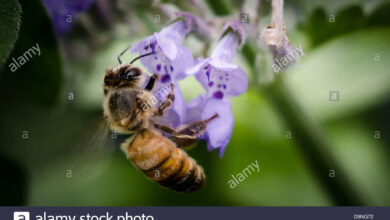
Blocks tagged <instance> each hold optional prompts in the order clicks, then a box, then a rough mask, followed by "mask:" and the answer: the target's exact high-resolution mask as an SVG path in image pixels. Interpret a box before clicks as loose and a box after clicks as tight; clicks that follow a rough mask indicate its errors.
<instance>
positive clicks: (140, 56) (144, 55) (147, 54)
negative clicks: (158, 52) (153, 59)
mask: <svg viewBox="0 0 390 220" xmlns="http://www.w3.org/2000/svg"><path fill="white" fill-rule="evenodd" d="M152 54H154V51H153V52H150V53H146V54H142V55H139V56H138V57H136V58H134V59H133V60H132V61H130V64H133V63H134V62H135V61H137V60H138V59H140V58H142V57H146V56H149V55H152Z"/></svg>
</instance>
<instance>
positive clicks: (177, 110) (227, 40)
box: [132, 14, 248, 156]
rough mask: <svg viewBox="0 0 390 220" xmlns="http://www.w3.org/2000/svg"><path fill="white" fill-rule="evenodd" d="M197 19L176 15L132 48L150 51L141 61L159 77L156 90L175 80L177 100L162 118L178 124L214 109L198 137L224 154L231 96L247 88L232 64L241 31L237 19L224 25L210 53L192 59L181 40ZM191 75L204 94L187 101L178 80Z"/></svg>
mask: <svg viewBox="0 0 390 220" xmlns="http://www.w3.org/2000/svg"><path fill="white" fill-rule="evenodd" d="M197 20H198V19H195V17H194V16H190V15H188V14H187V15H186V16H185V17H184V19H179V20H177V21H176V22H174V23H171V24H170V25H168V26H167V27H165V28H163V29H162V30H161V31H160V32H159V33H154V34H153V35H152V36H149V37H147V38H145V39H143V40H141V41H140V42H139V43H138V44H136V45H135V46H134V47H133V48H132V52H138V53H139V54H146V53H150V52H154V54H153V55H151V56H147V57H143V58H141V62H142V64H143V65H144V66H145V67H146V68H147V69H148V71H149V72H150V73H152V74H158V75H159V76H160V77H159V81H158V83H157V84H156V86H155V88H154V90H153V91H154V92H156V91H158V90H160V89H161V88H163V87H166V86H168V85H169V83H173V84H174V85H175V91H174V92H175V96H176V99H175V102H174V105H173V107H172V108H171V109H170V110H169V111H168V114H167V116H166V117H164V118H165V121H166V123H169V124H170V125H172V126H174V127H178V126H180V125H181V124H183V123H188V122H192V121H195V120H206V119H208V118H210V117H211V116H213V115H214V114H215V113H217V114H218V117H217V118H215V119H213V120H212V121H210V122H209V123H208V125H207V130H206V133H205V135H204V137H203V138H202V137H200V139H204V140H207V141H208V149H209V150H213V149H217V148H219V149H220V151H219V155H220V156H222V155H223V153H224V151H225V149H226V146H227V144H228V143H229V141H230V138H231V135H232V132H233V125H234V119H233V114H232V111H231V103H230V100H229V97H230V96H238V95H240V94H242V93H244V92H245V91H246V90H247V87H248V80H247V77H246V74H245V72H244V70H243V69H242V68H241V67H239V66H237V65H235V64H233V63H232V59H233V57H234V56H235V54H236V49H237V48H238V47H239V46H240V41H241V42H242V41H243V39H244V38H245V36H244V34H243V33H244V32H243V30H242V29H241V28H240V27H239V25H238V23H232V24H228V25H227V26H226V27H225V28H224V31H223V32H222V33H224V36H223V37H222V38H221V40H220V42H219V44H218V46H217V47H216V48H215V50H214V51H213V53H212V55H211V57H210V58H206V59H203V58H198V59H197V60H196V62H194V59H193V56H192V53H191V51H190V50H189V49H188V48H186V47H185V46H183V45H182V43H183V41H184V39H185V37H186V35H187V34H188V33H189V32H191V31H192V30H193V29H194V27H195V26H196V21H197ZM190 75H194V76H195V77H196V79H197V80H198V81H199V83H200V84H201V85H202V86H203V87H204V88H205V90H206V93H205V94H201V95H199V96H198V97H196V98H195V99H193V100H191V101H190V102H189V103H188V104H186V102H185V100H184V97H183V95H182V93H181V91H180V88H179V85H178V83H177V82H178V81H179V80H182V79H184V78H185V77H187V76H190Z"/></svg>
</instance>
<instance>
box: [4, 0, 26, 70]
mask: <svg viewBox="0 0 390 220" xmlns="http://www.w3.org/2000/svg"><path fill="white" fill-rule="evenodd" d="M0 4H1V7H0V42H1V44H0V70H1V68H2V66H3V64H4V63H5V61H6V60H7V58H8V55H9V54H10V52H11V50H12V48H13V47H14V43H15V41H16V40H17V39H18V33H19V27H20V22H21V20H20V14H21V11H22V9H21V7H20V5H19V2H18V1H17V0H0Z"/></svg>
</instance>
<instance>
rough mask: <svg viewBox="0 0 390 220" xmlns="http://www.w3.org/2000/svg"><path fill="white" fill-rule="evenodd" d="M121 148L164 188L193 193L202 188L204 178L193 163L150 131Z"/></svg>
mask: <svg viewBox="0 0 390 220" xmlns="http://www.w3.org/2000/svg"><path fill="white" fill-rule="evenodd" d="M123 148H124V150H125V152H126V153H127V155H128V158H129V159H130V160H131V161H132V162H133V163H134V165H135V166H136V167H137V168H139V169H140V170H141V171H142V172H144V174H145V175H146V176H147V177H149V178H150V179H151V180H153V181H155V182H157V183H159V184H160V185H162V186H164V187H166V188H169V189H172V190H175V191H178V192H193V191H196V190H198V189H200V188H202V187H203V186H204V183H205V179H206V177H205V175H204V173H203V169H202V168H201V167H200V166H199V165H198V164H197V163H196V161H195V160H194V159H192V158H191V157H189V156H188V155H187V153H186V152H185V151H183V150H182V149H180V148H177V147H176V145H175V143H173V142H172V141H170V140H169V139H167V138H165V137H163V136H162V135H160V134H159V133H157V132H155V131H153V130H144V131H142V132H139V133H138V134H136V137H135V138H134V139H133V141H132V142H131V143H129V142H126V143H125V144H124V146H123Z"/></svg>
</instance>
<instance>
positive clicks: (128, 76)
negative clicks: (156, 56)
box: [104, 64, 143, 87]
mask: <svg viewBox="0 0 390 220" xmlns="http://www.w3.org/2000/svg"><path fill="white" fill-rule="evenodd" d="M142 78H143V72H142V70H141V69H140V68H138V67H133V66H132V65H131V64H122V65H119V66H117V67H114V68H112V69H108V70H106V74H105V76H104V85H105V86H106V87H134V86H139V84H140V82H141V80H142Z"/></svg>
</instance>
